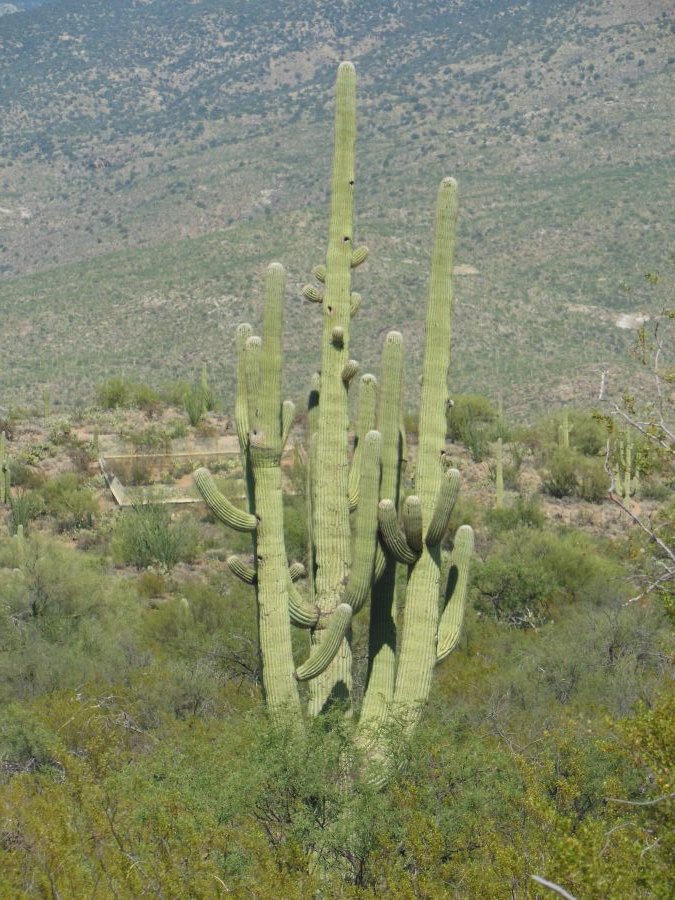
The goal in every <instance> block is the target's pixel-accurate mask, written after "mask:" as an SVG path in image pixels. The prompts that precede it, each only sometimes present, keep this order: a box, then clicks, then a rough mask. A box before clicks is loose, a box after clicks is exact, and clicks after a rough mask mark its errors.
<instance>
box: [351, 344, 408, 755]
mask: <svg viewBox="0 0 675 900" xmlns="http://www.w3.org/2000/svg"><path fill="white" fill-rule="evenodd" d="M403 354H404V348H403V338H402V337H401V335H400V334H399V333H398V332H396V331H392V332H390V333H389V334H388V335H387V337H386V338H385V341H384V346H383V348H382V365H381V390H380V409H379V428H380V433H381V434H382V466H381V468H382V476H381V484H380V497H381V498H382V499H383V500H386V501H388V502H389V503H391V504H392V511H393V519H394V522H393V523H392V525H393V526H395V528H396V530H398V524H397V523H396V521H395V520H396V510H397V509H398V503H399V494H400V488H401V479H402V474H403V455H402V450H403V444H402V442H401V431H400V423H401V418H402V415H403V366H404V355H403ZM396 567H397V560H396V558H395V557H394V556H392V554H391V553H389V552H387V551H386V549H385V547H384V546H383V542H382V541H378V544H377V549H376V554H375V572H374V578H373V589H372V593H371V600H370V625H369V631H368V672H367V677H366V691H365V694H364V697H363V704H362V706H361V719H360V722H359V742H360V743H361V745H362V747H363V749H366V748H367V747H369V746H370V745H371V744H372V742H373V741H374V740H375V738H376V736H377V735H378V734H379V732H380V730H381V728H382V726H383V725H384V724H385V722H386V720H387V716H388V715H389V712H390V709H391V702H392V699H393V696H394V683H395V677H396Z"/></svg>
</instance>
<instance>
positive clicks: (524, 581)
mask: <svg viewBox="0 0 675 900" xmlns="http://www.w3.org/2000/svg"><path fill="white" fill-rule="evenodd" d="M624 578H625V575H624V573H623V571H622V568H621V566H620V564H619V563H618V562H615V561H614V560H612V559H611V557H609V556H608V555H607V551H606V548H599V547H597V546H596V545H595V544H594V542H593V541H592V539H591V538H590V537H589V536H588V535H585V534H583V533H581V532H576V531H569V532H563V533H561V534H554V533H551V532H543V531H540V530H535V529H532V528H528V527H521V528H517V529H515V530H511V531H507V532H505V533H504V534H503V535H502V536H501V537H500V539H499V541H498V542H497V544H496V545H495V547H494V549H493V550H492V552H491V553H490V554H489V555H488V557H487V559H486V560H485V562H483V563H482V564H477V565H476V567H475V571H474V576H473V583H474V591H475V602H476V607H477V608H478V609H480V610H482V611H484V612H487V611H489V612H491V613H492V614H493V615H494V616H495V618H496V619H498V620H500V621H504V622H507V623H509V624H514V625H519V626H528V625H537V624H539V623H541V622H543V621H546V620H547V619H549V618H550V617H551V615H552V612H553V610H554V609H555V608H556V606H557V605H558V604H559V603H561V602H577V601H579V600H591V601H592V600H595V601H598V602H599V601H601V600H602V601H607V600H608V599H610V598H611V597H615V598H616V597H620V596H623V594H624V593H625V585H624Z"/></svg>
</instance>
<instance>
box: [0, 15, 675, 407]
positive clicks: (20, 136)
mask: <svg viewBox="0 0 675 900" xmlns="http://www.w3.org/2000/svg"><path fill="white" fill-rule="evenodd" d="M296 7H297V8H296ZM387 9H388V12H387V14H386V15H384V14H383V12H382V6H381V4H378V3H372V2H366V3H360V4H347V5H342V6H339V7H336V6H335V5H334V4H328V3H320V2H317V3H314V4H310V6H309V7H308V6H307V4H302V6H300V5H298V4H290V5H288V4H287V5H286V6H285V7H284V18H283V19H281V18H280V16H279V10H278V5H276V4H269V3H266V2H265V3H263V2H261V3H256V5H255V13H253V10H252V8H251V7H250V4H241V3H234V2H231V3H229V4H222V3H220V2H219V3H211V2H199V3H192V4H179V3H175V2H170V0H162V2H155V3H151V4H140V3H131V2H125V3H121V4H119V3H118V4H115V6H114V7H112V8H111V7H110V5H109V4H107V3H103V2H88V3H82V2H75V0H58V2H54V3H51V4H48V5H46V6H43V7H40V8H38V9H36V10H33V11H31V12H28V13H26V14H22V15H14V16H6V17H3V24H2V27H1V28H0V49H1V51H2V52H1V53H0V79H1V82H2V87H3V90H2V97H3V101H2V102H3V103H4V108H3V116H2V125H1V127H0V142H1V145H2V148H3V151H4V152H3V157H4V161H3V163H2V171H1V172H0V207H1V208H2V212H0V217H1V218H0V223H1V224H2V226H3V227H2V234H1V239H0V267H1V268H2V271H3V272H4V276H5V277H4V280H3V281H2V282H0V290H1V291H2V306H3V313H4V315H5V323H6V327H4V328H3V329H2V332H1V333H0V353H1V354H2V359H3V367H4V370H3V390H4V391H5V402H14V403H16V402H25V400H26V397H27V396H32V397H39V396H40V394H41V392H42V390H43V389H44V386H45V385H48V386H49V387H50V389H51V393H52V396H53V397H54V398H55V399H58V400H59V401H60V400H63V402H64V403H66V404H72V403H74V402H83V401H84V402H87V401H88V400H89V399H90V393H89V390H88V387H87V385H90V384H91V383H92V381H93V382H97V381H102V380H104V379H105V378H107V377H111V376H113V375H115V374H118V373H119V372H120V371H121V370H125V371H130V372H134V373H136V375H137V377H139V378H141V379H142V380H146V381H147V380H150V379H151V377H152V373H155V372H157V371H158V368H159V364H160V363H161V371H162V372H164V371H165V367H166V368H167V369H168V371H169V372H170V373H171V374H172V375H173V376H175V377H185V370H186V369H188V368H190V367H201V365H202V364H206V365H207V366H208V368H209V370H210V371H211V372H212V373H213V377H214V386H215V387H217V388H218V390H220V391H221V392H222V391H224V390H228V391H229V390H230V389H231V388H232V387H233V383H234V374H233V366H232V360H231V359H228V358H226V357H224V356H223V354H222V349H221V348H222V340H221V337H222V335H220V334H219V333H218V332H217V331H216V330H215V329H214V327H213V324H214V319H217V320H218V322H219V323H220V324H222V325H223V327H224V328H225V329H227V328H229V327H230V323H231V322H234V321H237V320H238V317H239V316H240V315H241V311H242V310H243V311H244V313H246V314H248V311H249V310H251V311H253V310H257V309H258V308H259V305H260V292H259V287H258V285H259V283H260V275H261V272H262V271H263V269H264V266H265V265H266V264H267V262H268V261H269V259H273V258H280V259H283V260H284V262H285V263H286V265H287V267H288V269H289V272H290V277H291V281H292V283H294V284H296V285H297V286H298V287H299V286H300V285H301V284H302V283H304V281H305V280H306V277H307V272H308V271H309V269H308V265H309V264H310V263H312V262H313V261H314V258H315V256H316V252H317V248H318V246H320V235H321V234H322V232H323V227H324V226H323V221H322V219H320V218H319V216H320V213H319V211H318V207H319V206H320V205H321V202H322V200H323V198H324V196H325V184H326V176H325V173H326V171H327V151H326V148H327V140H326V125H327V111H328V108H329V102H328V101H329V87H330V83H331V79H332V70H333V67H334V60H335V59H336V58H339V57H342V56H349V57H351V58H353V59H355V60H356V61H357V63H358V65H359V71H360V72H361V88H360V121H359V128H360V135H361V139H360V142H359V170H358V178H359V200H358V203H359V209H358V227H359V232H360V237H361V238H362V239H364V240H366V241H367V242H368V245H369V246H370V248H371V251H372V253H371V258H370V261H369V263H368V267H367V270H366V271H365V273H364V275H363V276H362V284H361V288H362V292H363V293H364V295H365V296H367V297H368V299H369V302H368V304H367V309H365V310H364V312H365V317H367V318H366V323H365V324H364V327H363V329H362V330H361V333H362V335H369V336H370V337H368V338H366V337H362V338H361V340H362V341H363V345H362V346H359V348H358V352H359V353H360V354H361V355H362V356H363V358H374V355H375V352H376V348H377V345H378V340H379V335H380V334H381V333H382V332H383V331H384V329H385V328H387V327H389V324H390V323H391V322H392V321H395V322H397V323H398V324H399V327H401V328H402V330H403V332H404V337H405V338H406V340H407V345H408V346H410V347H419V346H420V340H419V338H420V335H421V328H422V325H421V322H422V319H421V313H420V303H419V299H420V296H421V294H422V292H423V285H424V274H423V273H424V272H425V271H426V265H425V264H424V250H423V247H424V246H425V243H427V242H428V241H427V239H426V238H425V237H424V235H425V234H426V233H428V226H427V223H426V215H425V213H424V210H426V208H427V206H428V197H429V194H430V192H431V191H433V190H434V185H435V184H436V183H437V182H438V180H440V178H441V177H442V176H443V175H444V174H445V172H446V171H448V170H452V171H453V173H455V174H456V175H457V177H458V178H459V179H460V180H461V185H462V220H461V229H460V244H459V247H458V254H457V262H458V265H459V266H460V267H463V270H464V271H465V272H469V273H475V274H465V275H463V276H462V277H461V278H458V305H457V314H456V316H457V328H458V331H459V333H461V334H462V341H461V345H459V346H461V351H458V353H457V354H456V357H455V373H456V379H457V381H456V384H457V387H458V389H459V390H463V391H469V390H472V389H474V387H475V385H476V384H477V383H478V384H479V385H480V388H481V390H482V391H484V392H486V393H487V394H488V395H490V396H491V397H492V398H493V400H496V396H497V392H498V390H499V389H500V388H501V387H502V386H503V385H504V384H508V385H509V390H508V392H506V391H504V392H503V393H504V395H505V396H504V397H503V401H504V403H505V405H506V408H507V410H509V411H510V412H511V413H512V414H513V415H517V414H520V415H525V414H527V412H528V411H529V410H532V409H533V408H535V407H537V406H538V407H540V408H542V407H544V406H545V405H546V404H547V403H550V402H559V401H560V400H566V399H569V398H571V397H573V396H578V397H584V398H589V399H590V398H591V397H592V396H593V394H594V393H595V391H596V385H597V380H598V372H599V370H600V369H601V368H607V367H611V368H614V369H615V370H620V369H621V367H622V366H623V365H624V362H625V359H626V353H625V351H626V348H627V346H628V344H629V343H630V333H627V332H626V331H625V330H622V329H620V328H617V327H616V321H617V319H618V317H619V316H620V315H621V314H624V313H629V314H630V313H645V314H648V313H650V312H651V313H653V312H655V311H657V310H658V308H659V305H660V303H661V300H660V298H657V297H655V296H654V295H653V293H654V292H647V293H646V294H645V292H644V291H643V290H641V289H638V290H637V291H636V290H633V291H632V292H630V291H627V290H626V289H625V288H626V286H628V287H629V288H635V285H636V284H638V283H639V279H640V275H641V273H642V272H645V271H654V270H656V271H659V272H661V273H662V274H665V273H666V272H669V271H670V268H671V262H670V261H669V257H668V254H669V252H670V251H669V244H668V238H667V235H668V222H669V218H670V210H669V208H668V206H667V198H668V195H669V191H668V186H669V185H670V184H671V175H670V167H669V166H668V164H667V163H668V157H667V155H668V150H669V146H670V122H671V120H672V92H671V91H670V90H669V78H670V71H671V68H672V49H671V48H672V33H671V22H670V19H669V18H668V16H667V12H666V10H665V8H664V4H663V3H661V2H656V0H650V2H648V3H646V4H643V5H642V6H641V9H640V15H639V18H638V17H637V15H633V14H632V12H631V11H630V10H624V9H623V7H618V6H617V5H616V4H613V3H609V2H598V3H595V4H588V3H585V4H579V3H576V2H571V0H570V2H566V3H564V4H560V3H555V4H553V3H546V2H543V0H542V2H536V3H535V2H528V3H522V4H518V5H517V6H513V5H507V6H505V7H504V8H503V9H499V7H497V8H495V7H494V4H488V3H487V2H485V0H473V2H462V3H459V4H454V5H451V6H449V5H448V4H441V3H436V2H430V0H429V2H425V3H423V4H419V3H415V4H412V3H410V2H398V3H396V4H394V5H391V4H390V5H389V6H388V8H387ZM270 33H274V35H275V43H274V45H273V46H272V47H270V44H269V40H268V36H269V34H270ZM392 209H397V210H399V212H398V215H397V216H393V217H392V215H391V214H390V212H389V211H390V210H392ZM460 271H461V270H460ZM301 315H303V314H302V313H301V311H300V306H299V305H298V306H297V307H295V308H294V309H293V308H292V309H291V310H290V311H289V316H288V317H287V328H288V338H289V339H288V341H287V347H288V351H287V352H288V354H289V357H290V358H289V367H288V370H287V373H288V374H287V377H288V384H289V388H290V390H291V392H292V394H293V395H294V396H295V397H296V398H298V399H299V397H300V396H301V393H302V392H303V391H304V387H305V385H304V378H305V372H304V369H303V367H302V365H301V362H302V356H303V354H302V350H303V347H302V343H301V337H300V336H301V335H302V333H303V328H302V324H301V318H300V317H301ZM179 331H180V333H181V336H182V340H181V350H180V355H178V353H179V351H177V350H176V349H175V348H176V343H175V341H173V340H172V336H173V335H175V334H176V333H178V332H179ZM16 334H19V335H20V337H21V341H16V340H14V339H13V337H12V336H13V335H16ZM146 335H152V338H151V339H150V340H148V339H147V337H146ZM368 342H370V343H368ZM60 348H65V349H66V352H65V353H63V352H61V350H60ZM418 364H419V358H416V359H413V360H411V365H410V367H409V371H410V372H413V371H415V370H416V369H417V368H418ZM85 374H86V375H87V377H86V378H84V377H83V376H84V375H85Z"/></svg>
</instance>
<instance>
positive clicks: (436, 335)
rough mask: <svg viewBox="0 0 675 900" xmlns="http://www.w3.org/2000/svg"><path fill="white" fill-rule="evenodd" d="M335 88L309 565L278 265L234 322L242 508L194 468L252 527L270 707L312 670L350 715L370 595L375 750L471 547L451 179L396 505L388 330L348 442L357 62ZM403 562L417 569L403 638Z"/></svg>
mask: <svg viewBox="0 0 675 900" xmlns="http://www.w3.org/2000/svg"><path fill="white" fill-rule="evenodd" d="M336 99H337V103H336V115H335V151H334V159H333V171H332V184H331V210H330V221H329V229H328V249H327V254H326V262H325V264H321V265H318V266H316V267H315V269H314V275H315V277H316V280H317V282H318V286H316V285H308V286H306V287H305V288H304V289H303V292H302V293H303V295H304V297H305V298H306V299H307V300H308V301H310V302H312V303H313V304H316V306H317V307H319V308H320V310H321V313H322V320H323V337H322V352H321V364H320V369H319V373H317V374H316V375H315V376H314V377H313V379H312V387H311V391H310V400H309V409H308V433H307V441H308V444H309V452H308V483H307V492H306V493H307V505H308V511H307V515H308V522H307V525H308V534H309V548H308V559H309V571H308V572H307V573H305V572H304V571H303V568H302V566H299V565H298V564H290V565H289V561H288V560H287V558H286V553H285V547H284V531H283V510H282V501H281V454H282V451H283V447H284V444H285V442H286V439H287V437H288V434H289V432H290V428H291V424H292V421H293V405H292V404H291V403H290V402H289V401H286V402H284V403H282V402H281V330H282V329H281V322H282V298H283V293H284V283H285V276H284V271H283V269H282V267H281V266H280V265H279V264H278V263H273V264H272V265H271V266H270V267H269V269H268V271H267V279H266V287H265V305H264V318H263V333H262V339H260V338H258V337H255V336H253V333H252V329H251V326H249V325H241V326H239V329H238V332H237V393H236V409H235V417H236V425H237V433H238V435H239V442H240V448H241V454H242V460H243V465H244V471H245V476H246V486H247V496H248V508H247V509H246V510H241V509H238V508H236V507H235V506H234V505H233V504H232V503H230V502H229V501H228V500H227V499H226V498H225V497H224V496H223V495H222V494H221V493H220V492H219V491H218V490H217V488H216V486H215V484H214V482H213V479H212V478H211V475H210V474H209V473H208V471H207V470H205V469H200V470H198V471H197V472H196V473H195V478H196V482H197V486H198V488H199V490H200V492H201V494H202V496H203V498H204V500H205V501H206V503H207V504H208V505H209V507H210V508H211V509H212V510H213V512H214V513H215V514H216V516H217V517H218V518H219V519H221V520H222V521H223V522H224V523H225V524H227V525H229V526H230V527H231V528H234V529H236V530H239V531H247V532H250V534H251V536H252V540H253V565H250V564H249V563H247V562H246V561H244V560H242V559H239V558H234V557H233V558H230V559H229V560H228V565H229V567H230V569H231V570H232V572H233V573H234V574H235V575H237V576H238V577H239V578H240V579H241V580H243V581H245V582H247V583H249V584H252V585H254V586H255V589H256V594H257V602H258V623H259V640H260V650H261V657H262V665H263V685H264V690H265V697H266V701H267V705H268V708H269V710H270V713H271V714H272V716H273V718H274V719H275V720H278V721H282V720H283V719H284V718H285V717H288V716H291V717H293V718H298V717H299V716H300V698H299V692H298V683H299V682H304V681H307V682H309V703H308V710H309V714H310V715H318V714H320V713H321V712H322V711H324V710H326V709H327V707H329V706H330V705H331V704H332V703H334V702H336V701H339V702H342V703H344V704H345V708H346V710H347V712H351V689H352V659H351V624H352V619H353V616H354V615H356V614H357V613H358V612H359V611H360V610H361V609H363V608H364V606H365V605H366V603H367V601H368V599H370V601H371V615H370V636H369V666H368V675H367V685H366V691H365V696H364V700H363V706H362V714H361V718H360V723H359V728H358V731H357V741H358V742H359V743H360V744H361V746H362V747H363V748H365V749H366V751H367V752H368V754H369V755H370V757H371V759H373V760H377V761H378V762H381V761H383V760H384V759H385V758H386V749H387V746H386V735H387V734H388V733H390V732H391V723H392V722H393V721H397V722H402V723H403V724H404V728H405V731H406V732H409V731H410V730H411V729H412V728H413V727H414V725H415V723H416V722H417V720H418V718H419V715H420V713H421V711H422V709H423V707H424V704H425V703H426V701H427V698H428V694H429V688H430V683H431V674H432V671H433V668H434V666H435V664H436V663H437V662H438V661H440V660H441V659H443V658H445V656H447V655H448V654H449V653H450V652H451V651H452V649H453V648H454V647H455V645H456V643H457V640H458V638H459V635H460V631H461V624H462V618H463V612H464V604H465V598H466V590H467V578H468V568H469V560H470V557H471V552H472V547H473V533H472V531H471V529H470V528H468V527H466V526H463V527H462V528H460V529H459V531H458V533H457V535H456V536H455V539H454V548H453V550H452V554H451V555H450V556H449V557H448V555H447V554H444V553H443V552H442V549H441V544H442V541H443V539H444V536H445V533H446V531H447V528H448V523H449V520H450V516H451V512H452V507H453V504H454V502H455V499H456V496H457V491H458V487H459V473H458V472H457V471H456V470H455V469H451V468H449V467H448V465H447V460H446V458H445V427H446V419H445V410H446V404H447V377H448V366H449V359H450V331H451V312H452V259H453V247H454V232H455V222H456V215H457V190H456V184H455V182H454V180H453V179H445V180H444V181H443V182H442V183H441V186H440V189H439V194H438V203H437V212H436V230H435V238H434V250H433V257H432V271H431V281H430V288H429V303H428V311H427V325H426V338H425V354H424V371H423V385H422V400H421V416H420V431H419V451H418V454H417V463H416V476H415V492H414V494H412V495H411V496H409V497H407V498H405V500H404V501H403V502H402V498H401V492H402V485H403V475H404V469H405V463H406V442H405V434H404V431H403V428H402V388H403V340H402V337H401V335H400V334H399V333H398V332H391V333H390V334H389V335H388V336H387V338H386V341H385V346H384V352H383V357H382V388H381V391H379V388H378V383H377V380H376V378H375V377H374V376H373V375H369V374H366V375H364V376H363V377H362V378H361V379H360V387H359V398H358V412H357V421H356V427H355V432H354V446H353V448H352V447H351V446H350V443H351V442H350V433H349V403H348V400H349V390H350V387H351V385H352V384H353V383H354V381H355V375H356V373H357V371H358V363H357V362H356V361H355V360H353V359H350V357H349V343H350V329H351V321H352V318H353V317H354V315H355V313H356V311H357V309H358V307H359V305H360V302H361V298H360V296H359V295H358V294H356V293H354V292H353V291H352V284H351V280H352V270H353V269H355V268H356V267H357V266H358V265H360V264H361V263H362V262H363V261H364V260H365V259H366V256H367V253H368V251H367V250H366V248H365V247H354V246H353V233H354V226H353V195H354V184H355V168H354V147H355V138H356V77H355V72H354V67H353V66H352V64H351V63H342V64H341V65H340V67H339V70H338V78H337V87H336ZM378 392H379V403H378ZM378 407H379V408H378ZM376 426H377V428H376ZM399 516H400V519H401V524H399ZM398 564H404V565H406V566H407V571H408V578H407V586H406V601H405V617H404V625H403V630H402V642H401V647H400V650H399V649H398V648H397V634H398V623H397V604H396V597H395V590H396V569H397V566H398ZM446 569H447V570H448V574H447V584H446V585H445V586H444V587H443V588H442V587H441V577H442V572H443V571H445V570H446ZM305 575H306V578H304V576H305ZM291 624H293V625H296V626H298V627H301V628H305V629H308V631H309V635H310V652H309V657H308V659H307V660H306V662H304V663H303V664H302V665H299V666H296V665H295V663H294V660H293V656H292V652H291V631H290V628H291ZM381 771H385V769H382V770H381ZM377 777H380V776H379V775H378V776H377Z"/></svg>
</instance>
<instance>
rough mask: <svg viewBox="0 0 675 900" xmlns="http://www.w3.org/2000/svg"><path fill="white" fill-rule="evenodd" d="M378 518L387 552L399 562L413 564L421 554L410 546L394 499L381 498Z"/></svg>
mask: <svg viewBox="0 0 675 900" xmlns="http://www.w3.org/2000/svg"><path fill="white" fill-rule="evenodd" d="M377 518H378V521H379V523H380V534H381V536H382V541H383V543H384V546H385V547H386V549H387V552H388V553H390V554H391V555H392V556H393V557H394V559H395V560H397V562H401V563H406V564H407V565H409V566H411V565H412V564H413V563H414V562H415V561H416V560H417V558H418V556H419V554H418V553H415V551H414V550H413V549H412V547H410V546H409V544H408V542H407V540H406V538H405V535H404V534H403V532H402V531H401V529H400V527H399V524H398V518H397V516H396V507H395V506H394V503H393V501H392V500H380V505H379V507H378V510H377Z"/></svg>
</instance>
